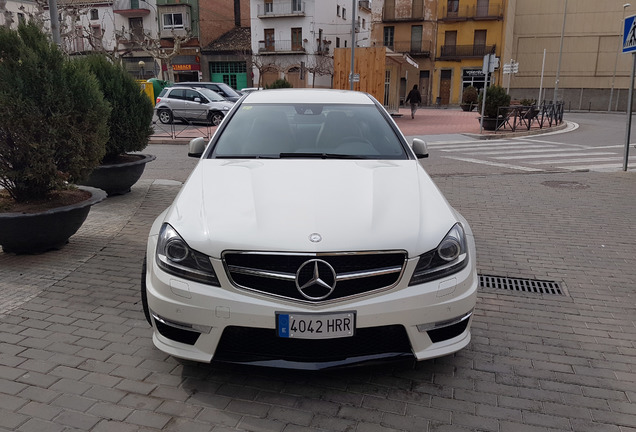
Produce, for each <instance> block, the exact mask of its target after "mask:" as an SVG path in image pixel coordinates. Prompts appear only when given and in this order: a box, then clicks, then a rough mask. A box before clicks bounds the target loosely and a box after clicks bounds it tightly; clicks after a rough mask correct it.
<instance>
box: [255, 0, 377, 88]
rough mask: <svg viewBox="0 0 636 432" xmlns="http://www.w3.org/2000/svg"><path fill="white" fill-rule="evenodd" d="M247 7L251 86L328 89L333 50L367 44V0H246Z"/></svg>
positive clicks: (369, 15)
mask: <svg viewBox="0 0 636 432" xmlns="http://www.w3.org/2000/svg"><path fill="white" fill-rule="evenodd" d="M250 10H251V12H250V15H251V28H252V53H253V56H252V63H253V69H254V70H253V73H254V85H255V86H256V85H257V84H258V86H265V85H267V84H271V83H272V82H273V81H275V80H276V79H279V78H285V79H287V81H289V82H290V83H292V85H293V86H294V87H324V88H330V87H331V81H332V77H333V49H334V48H346V47H350V46H351V44H352V40H354V41H355V43H356V46H361V47H365V46H369V39H370V35H371V5H370V1H369V0H362V1H361V0H250ZM354 16H355V33H354V36H353V39H352V34H351V33H352V26H353V23H352V19H354Z"/></svg>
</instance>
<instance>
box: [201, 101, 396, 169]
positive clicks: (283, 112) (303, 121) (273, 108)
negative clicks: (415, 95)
mask: <svg viewBox="0 0 636 432" xmlns="http://www.w3.org/2000/svg"><path fill="white" fill-rule="evenodd" d="M210 157H228V158H229V157H237V158H245V157H282V158H317V157H323V158H359V159H406V158H408V155H407V153H406V151H405V149H404V147H403V144H402V141H401V140H400V138H399V137H398V135H397V134H396V132H395V131H394V129H393V128H392V127H391V125H390V124H389V122H388V120H387V119H386V118H385V117H384V116H383V115H382V113H381V112H380V111H379V110H378V108H377V107H376V106H375V105H342V104H338V105H321V104H302V105H298V104H296V105H293V104H286V105H283V104H258V105H256V104H255V105H250V104H243V105H241V107H240V108H239V109H238V110H237V112H236V113H235V114H234V115H233V116H232V117H231V118H230V119H229V122H228V123H227V124H226V127H225V128H224V130H223V131H222V132H221V134H220V135H219V136H218V138H217V140H216V142H215V144H214V150H213V152H212V153H211V155H210Z"/></svg>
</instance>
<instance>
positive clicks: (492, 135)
mask: <svg viewBox="0 0 636 432" xmlns="http://www.w3.org/2000/svg"><path fill="white" fill-rule="evenodd" d="M567 127H568V122H567V121H563V123H561V124H560V125H558V126H550V127H547V128H542V129H531V130H524V131H520V132H503V133H490V134H486V135H484V134H474V133H464V134H463V135H466V136H468V137H470V138H474V139H479V140H492V139H507V138H518V137H522V136H530V135H541V134H544V133H548V132H556V131H560V130H563V129H565V128H567Z"/></svg>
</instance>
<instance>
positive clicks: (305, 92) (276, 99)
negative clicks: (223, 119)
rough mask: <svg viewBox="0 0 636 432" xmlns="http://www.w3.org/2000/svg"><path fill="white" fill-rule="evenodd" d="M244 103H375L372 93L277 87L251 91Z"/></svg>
mask: <svg viewBox="0 0 636 432" xmlns="http://www.w3.org/2000/svg"><path fill="white" fill-rule="evenodd" d="M243 103H244V104H269V103H294V104H297V103H307V104H309V103H318V104H356V105H369V104H371V105H372V104H373V99H372V98H371V96H370V95H368V94H367V93H363V92H358V91H350V90H332V89H309V88H307V89H304V88H298V89H275V90H259V91H254V92H250V93H248V94H247V96H246V97H245V100H244V101H243Z"/></svg>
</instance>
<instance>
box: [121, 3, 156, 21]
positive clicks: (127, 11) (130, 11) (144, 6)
mask: <svg viewBox="0 0 636 432" xmlns="http://www.w3.org/2000/svg"><path fill="white" fill-rule="evenodd" d="M149 7H150V5H149V4H148V3H146V2H145V1H143V0H115V1H113V12H115V13H116V14H119V15H121V16H125V17H126V18H140V17H145V16H146V15H148V14H150V9H149Z"/></svg>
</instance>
